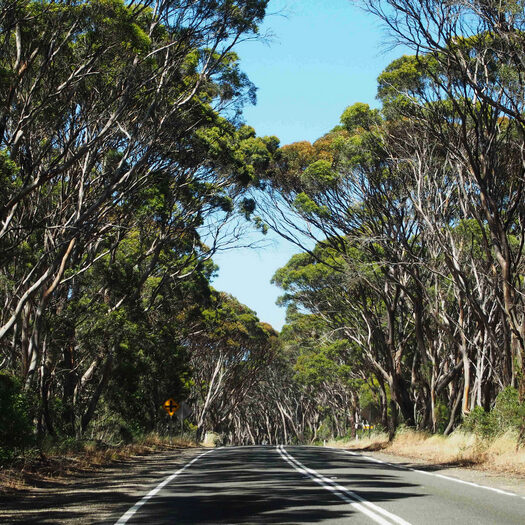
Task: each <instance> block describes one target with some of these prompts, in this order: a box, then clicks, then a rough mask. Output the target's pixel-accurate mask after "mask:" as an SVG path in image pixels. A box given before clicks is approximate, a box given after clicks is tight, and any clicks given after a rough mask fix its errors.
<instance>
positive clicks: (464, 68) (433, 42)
mask: <svg viewBox="0 0 525 525" xmlns="http://www.w3.org/2000/svg"><path fill="white" fill-rule="evenodd" d="M365 4H366V6H367V8H368V9H369V10H370V11H372V12H373V13H374V14H376V15H377V16H379V17H380V18H381V19H382V20H383V21H384V22H385V23H386V24H387V26H388V27H389V28H390V31H391V33H392V35H393V37H394V38H395V40H396V41H398V42H401V43H403V44H404V45H407V46H409V47H411V48H412V49H413V50H414V52H415V53H416V55H415V56H414V57H412V58H406V59H404V62H405V65H404V68H403V69H404V75H405V78H406V79H411V81H409V82H405V83H404V84H403V83H402V84H401V85H399V83H396V82H394V83H391V84H387V79H386V78H385V79H384V81H385V82H384V84H383V90H384V91H388V90H390V95H391V96H395V97H396V98H398V99H403V100H404V104H403V106H404V111H405V112H406V113H408V114H410V115H411V118H412V119H414V118H416V119H417V121H418V124H419V126H420V128H421V129H424V130H425V131H426V132H427V133H429V134H430V135H431V137H432V141H433V142H434V143H439V144H441V145H442V146H443V148H444V149H445V150H446V153H447V157H448V161H449V163H450V165H451V170H452V172H453V173H454V174H455V175H454V176H455V177H456V178H457V180H458V182H459V188H458V200H459V204H460V206H461V207H462V211H463V213H464V214H465V216H466V217H467V218H473V219H474V220H475V221H476V222H477V223H478V225H479V229H480V232H481V233H482V235H483V237H482V239H483V248H484V251H485V257H486V258H487V261H488V262H489V264H492V265H493V267H494V268H498V273H497V275H496V279H495V288H494V292H493V293H494V297H495V299H496V300H497V302H498V305H499V309H500V312H499V314H500V315H501V316H502V322H503V337H502V338H501V350H502V352H503V353H504V354H506V357H505V361H506V366H507V367H508V368H509V371H508V375H509V376H510V380H511V382H512V383H513V384H516V383H517V382H518V375H519V374H521V377H522V379H521V380H520V397H521V399H524V396H525V380H524V379H523V377H524V376H523V373H522V371H523V370H524V369H525V361H524V359H525V332H524V329H525V322H524V320H525V305H524V303H523V290H522V277H521V276H522V274H523V269H522V268H523V246H524V231H525V228H524V217H525V215H524V214H525V208H524V205H523V202H524V201H523V191H524V184H525V178H524V172H525V170H524V165H525V162H524V154H523V151H524V148H523V144H524V119H523V103H524V102H523V101H524V97H523V81H522V80H523V67H524V60H523V59H524V54H523V46H522V45H521V44H520V42H522V40H523V29H524V22H525V17H524V11H523V5H522V4H521V2H514V1H509V2H499V1H488V2H477V1H474V0H472V1H465V2H444V3H443V2H420V1H412V0H407V1H404V0H403V1H397V0H394V1H390V0H386V1H381V2H365ZM409 62H411V65H410V64H409ZM407 73H408V74H407ZM513 363H517V364H518V366H517V367H515V366H514V364H513Z"/></svg>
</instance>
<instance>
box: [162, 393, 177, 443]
mask: <svg viewBox="0 0 525 525" xmlns="http://www.w3.org/2000/svg"><path fill="white" fill-rule="evenodd" d="M179 406H180V405H179V404H178V403H177V401H175V400H174V399H172V398H171V397H170V398H169V399H167V400H166V401H164V404H163V405H162V407H163V408H164V410H165V411H166V412H167V413H168V415H169V416H170V422H169V434H170V441H171V440H172V439H173V435H172V434H173V424H172V420H173V414H175V412H177V410H178V409H179Z"/></svg>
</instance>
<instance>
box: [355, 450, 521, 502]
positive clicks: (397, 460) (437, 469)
mask: <svg viewBox="0 0 525 525" xmlns="http://www.w3.org/2000/svg"><path fill="white" fill-rule="evenodd" d="M351 452H357V453H358V454H360V455H362V456H369V457H372V458H374V459H376V460H380V461H383V462H386V463H391V464H393V465H397V466H399V467H401V468H409V469H418V470H424V471H427V472H432V473H436V474H441V475H443V476H450V477H452V478H458V479H460V480H462V481H468V482H470V483H476V484H478V485H485V486H488V487H492V488H496V489H500V490H505V491H509V492H514V493H515V494H518V495H520V496H524V497H525V476H518V475H512V474H502V473H500V472H491V471H488V470H480V469H477V468H474V467H468V468H466V467H462V466H459V465H452V464H447V463H444V464H441V463H432V462H427V461H425V460H422V459H419V458H413V457H407V456H398V455H394V454H388V453H385V452H375V451H374V452H369V451H367V450H352V451H351Z"/></svg>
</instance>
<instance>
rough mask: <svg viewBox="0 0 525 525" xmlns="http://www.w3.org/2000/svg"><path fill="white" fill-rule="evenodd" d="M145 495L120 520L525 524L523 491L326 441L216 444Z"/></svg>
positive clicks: (171, 522)
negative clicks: (383, 458) (396, 461)
mask: <svg viewBox="0 0 525 525" xmlns="http://www.w3.org/2000/svg"><path fill="white" fill-rule="evenodd" d="M147 491H148V492H147ZM144 494H145V495H144V497H143V498H142V499H139V500H138V501H137V502H136V503H135V504H134V505H133V506H131V507H130V509H129V510H128V511H127V512H126V513H125V514H123V515H122V516H120V518H119V517H118V516H117V517H116V518H115V520H114V521H112V523H114V524H115V525H117V524H118V525H123V524H124V523H128V524H142V525H146V524H147V525H150V524H182V523H187V524H234V523H250V524H262V523H297V524H300V523H330V524H338V523H348V522H350V523H381V524H393V523H396V524H401V525H406V524H408V523H410V524H413V525H415V524H422V525H428V524H431V525H436V524H449V523H461V524H465V525H469V524H472V525H483V524H491V525H503V524H516V525H517V524H519V525H524V524H525V497H524V496H522V495H518V494H514V493H511V492H508V491H504V490H501V489H495V488H490V487H486V486H482V485H476V484H474V483H470V482H466V481H461V480H459V479H455V478H452V477H447V476H443V475H441V474H439V472H430V471H423V470H417V469H408V468H403V467H400V466H399V465H392V464H388V463H384V462H380V461H379V460H377V459H375V458H369V457H367V456H366V455H362V454H356V453H351V452H345V451H342V450H334V449H326V448H318V447H228V448H219V449H213V450H210V451H207V452H204V453H202V454H200V455H198V456H196V457H195V458H194V459H193V460H191V461H189V462H188V463H186V464H185V465H184V466H183V467H182V468H179V470H177V471H175V472H173V473H172V474H171V475H169V476H168V477H164V478H161V479H159V480H158V483H157V484H156V485H155V484H154V485H152V486H149V487H147V489H145V492H144Z"/></svg>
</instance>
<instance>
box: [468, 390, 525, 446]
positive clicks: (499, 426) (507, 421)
mask: <svg viewBox="0 0 525 525" xmlns="http://www.w3.org/2000/svg"><path fill="white" fill-rule="evenodd" d="M524 421H525V404H524V403H520V402H519V399H518V391H517V390H516V389H515V388H513V387H510V386H508V387H506V388H504V389H503V390H502V391H501V392H500V393H499V394H498V397H497V398H496V401H495V403H494V407H493V408H492V410H491V411H490V412H485V410H483V408H481V407H476V408H474V410H472V411H471V412H470V414H468V415H467V416H466V417H465V419H464V421H463V425H462V429H463V430H467V431H470V432H474V433H476V434H478V435H480V436H482V437H487V438H494V437H496V436H501V435H503V434H505V433H506V432H508V431H518V432H519V431H520V430H521V427H522V425H523V424H524Z"/></svg>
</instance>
